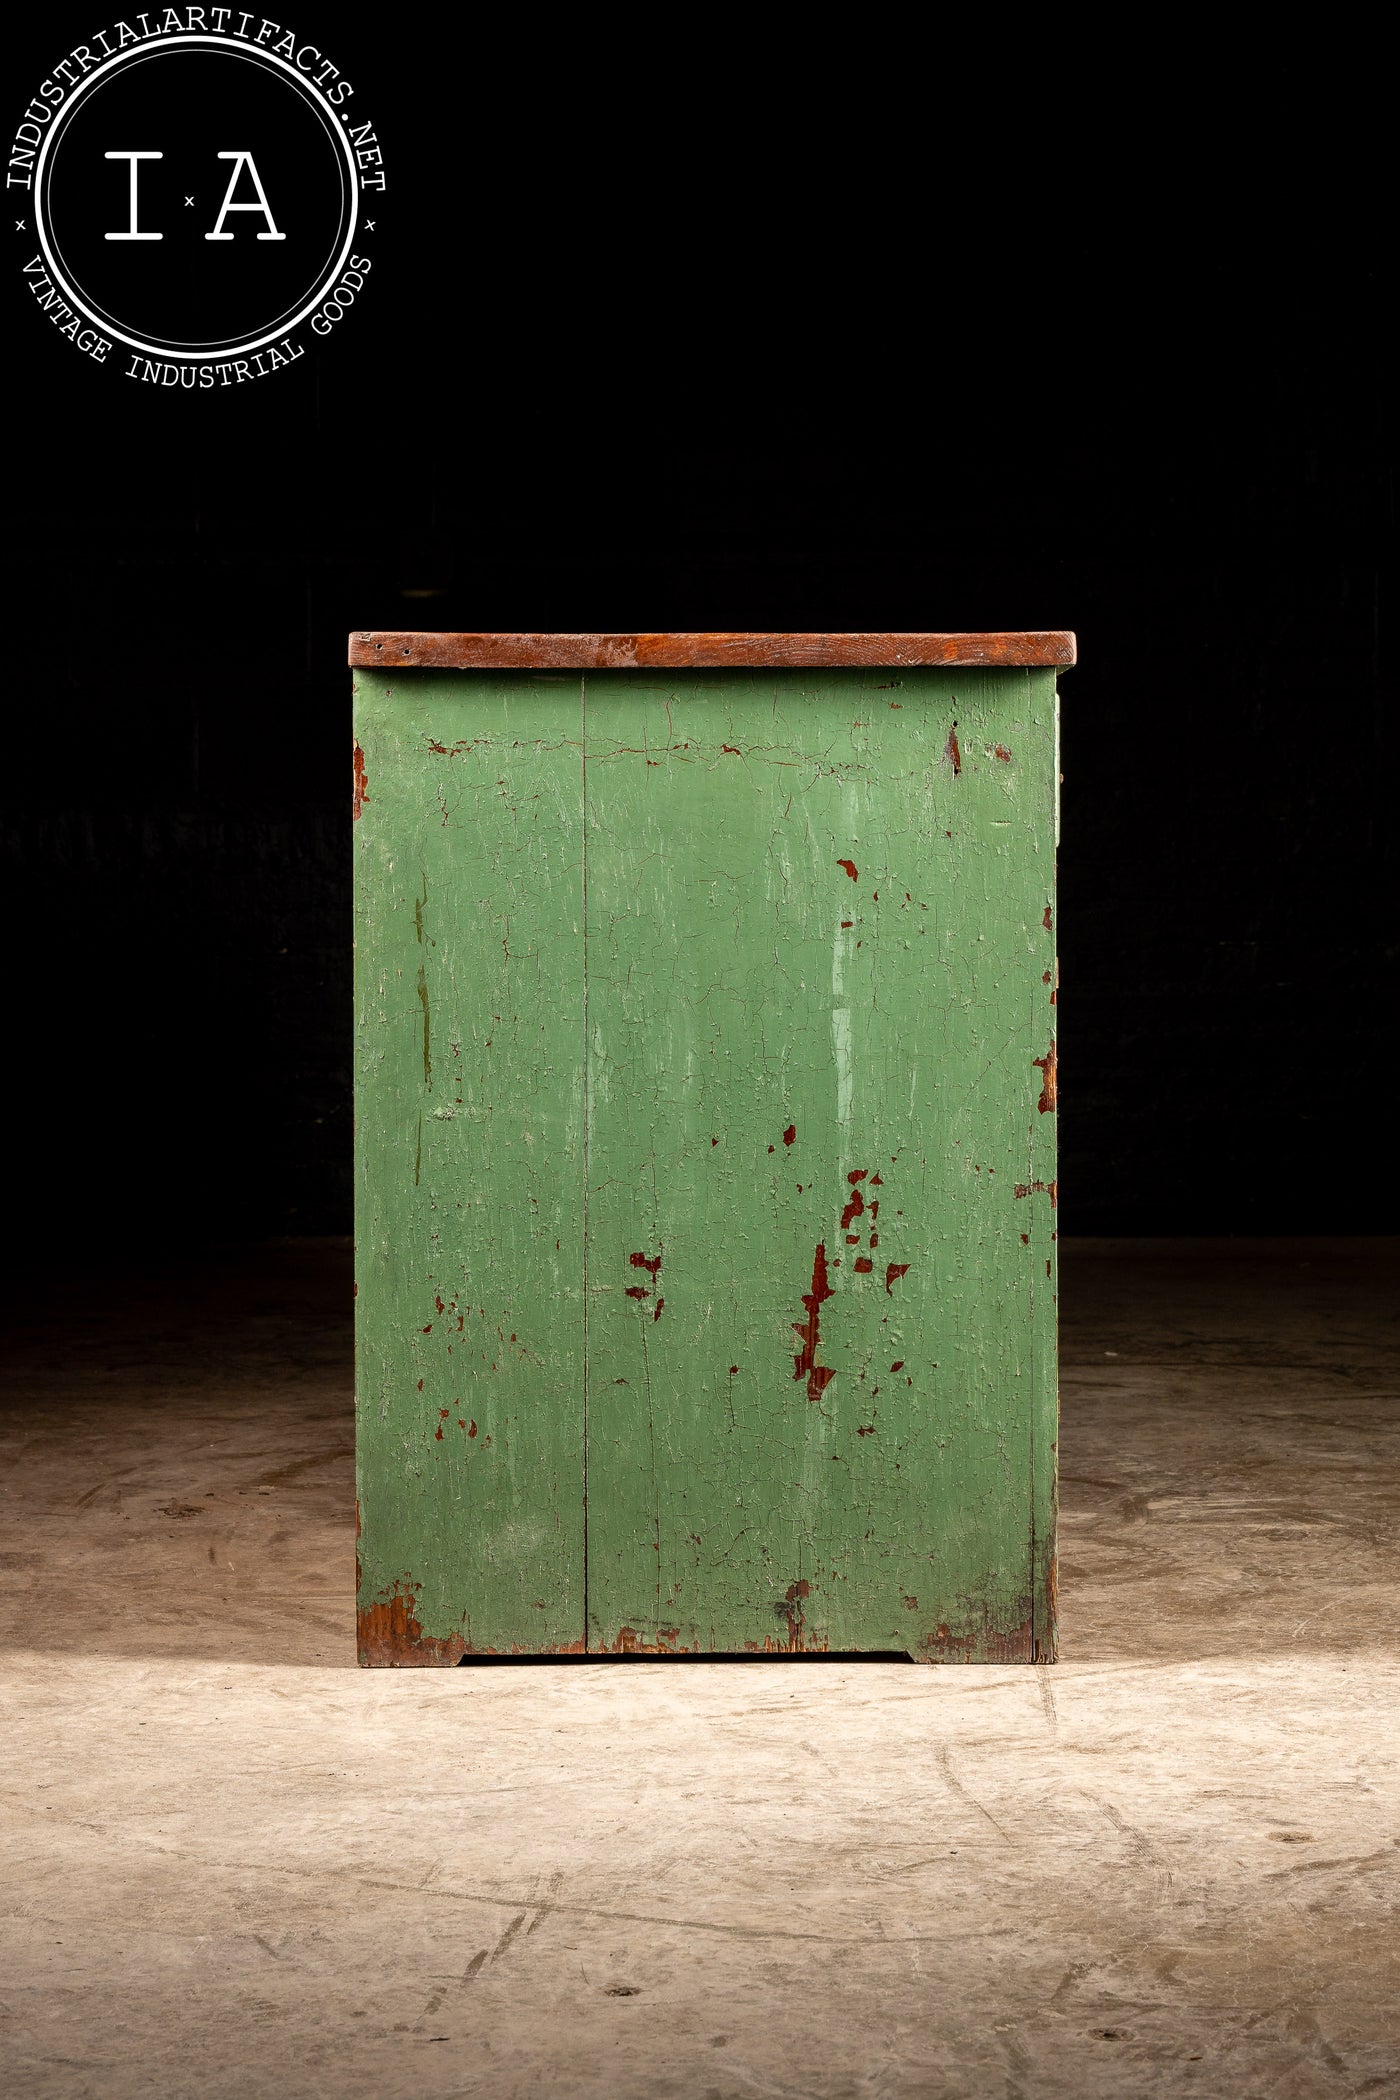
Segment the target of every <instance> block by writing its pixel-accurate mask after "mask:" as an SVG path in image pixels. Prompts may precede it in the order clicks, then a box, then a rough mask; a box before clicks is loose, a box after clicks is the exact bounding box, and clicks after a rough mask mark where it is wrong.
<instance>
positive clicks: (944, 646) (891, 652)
mask: <svg viewBox="0 0 1400 2100" xmlns="http://www.w3.org/2000/svg"><path fill="white" fill-rule="evenodd" d="M350 661H351V663H352V664H358V665H362V666H372V665H373V666H379V667H381V668H385V669H387V668H388V667H389V666H390V665H391V664H392V665H394V666H396V667H397V668H399V669H418V670H434V671H532V670H539V671H649V670H680V669H683V668H689V669H692V670H720V669H723V668H724V667H726V666H732V667H735V668H738V669H746V668H750V667H752V668H754V669H758V668H760V667H762V666H765V665H779V664H787V665H791V666H793V667H795V668H809V667H810V668H812V669H821V668H822V667H824V666H825V667H835V666H837V665H845V666H848V667H850V668H852V669H859V668H860V667H861V666H862V665H869V666H870V667H871V668H872V669H874V668H877V667H879V668H892V667H904V666H907V667H908V668H910V669H914V668H916V667H918V666H921V665H943V666H957V665H977V664H988V665H995V666H1001V665H1009V666H1016V665H1053V666H1056V667H1057V668H1059V669H1061V670H1064V669H1066V668H1067V667H1068V666H1069V665H1071V664H1072V663H1073V662H1074V661H1075V644H1074V636H1073V635H1072V634H1065V633H1053V634H352V635H351V637H350Z"/></svg>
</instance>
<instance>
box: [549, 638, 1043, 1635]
mask: <svg viewBox="0 0 1400 2100" xmlns="http://www.w3.org/2000/svg"><path fill="white" fill-rule="evenodd" d="M1054 709H1055V696H1054V675H1053V672H1052V671H1050V670H1040V671H1029V672H1021V673H1019V674H1007V673H1004V672H1002V673H987V672H981V671H977V670H970V671H966V672H961V673H956V672H949V671H947V670H917V671H914V672H906V673H905V674H903V675H902V676H901V678H900V679H899V680H898V681H896V682H895V683H893V684H892V683H890V682H888V681H875V680H872V679H870V678H862V677H860V676H859V675H857V674H854V673H851V672H840V671H838V672H835V673H832V674H830V675H828V676H825V677H821V678H813V677H811V676H801V675H799V674H797V673H795V672H791V671H789V672H782V671H779V672H777V673H776V674H774V673H766V674H764V675H762V676H755V677H745V676H743V675H742V674H741V673H736V672H734V671H733V670H731V671H730V672H728V673H727V674H725V675H719V674H715V673H710V674H705V673H700V674H699V675H696V676H693V677H691V678H688V679H686V680H685V681H679V680H664V679H660V678H654V679H648V680H646V681H644V682H643V681H639V680H638V679H637V678H636V676H635V674H626V675H617V676H614V675H610V674H599V675H595V676H591V677H589V678H588V679H587V680H586V701H585V754H586V758H585V778H586V789H587V813H586V814H587V826H586V849H585V854H586V869H587V946H588V963H587V975H588V1000H589V1034H588V1078H587V1096H588V1132H589V1138H588V1160H589V1171H588V1198H587V1203H588V1208H587V1234H588V1263H587V1269H588V1299H589V1316H588V1319H589V1343H588V1489H589V1520H588V1521H589V1578H588V1588H589V1646H590V1648H593V1649H602V1650H618V1649H622V1650H647V1649H659V1650H662V1651H670V1650H676V1651H682V1650H689V1651H701V1652H705V1651H710V1652H714V1651H720V1652H724V1651H743V1650H755V1649H757V1650H759V1651H763V1650H766V1649H813V1648H817V1649H826V1648H831V1649H845V1648H850V1649H864V1650H872V1649H874V1650H880V1649H887V1650H891V1649H892V1650H906V1649H907V1650H908V1651H909V1652H911V1653H914V1654H916V1655H920V1656H926V1657H928V1658H930V1659H940V1660H967V1661H976V1660H1002V1661H1010V1660H1029V1659H1032V1658H1033V1657H1034V1656H1036V1655H1037V1654H1040V1655H1045V1654H1047V1653H1052V1652H1053V1638H1054V1635H1053V1624H1052V1606H1051V1592H1052V1579H1053V1551H1054V1543H1053V1541H1054V1532H1053V1522H1054V1456H1053V1447H1054V1442H1055V1436H1056V1428H1055V1411H1056V1401H1055V1390H1056V1388H1055V1370H1054V1312H1053V1291H1054V1276H1053V1271H1054V1190H1055V1166H1054V1149H1055V1148H1054V1125H1055V1117H1054V1115H1053V1113H1051V1112H1050V1106H1051V1104H1050V1099H1049V1087H1048V1080H1049V1073H1050V1062H1049V1061H1050V1058H1051V1055H1052V1052H1051V1043H1052V1038H1053V1030H1054V1014H1053V993H1054V986H1053V972H1054V934H1053V919H1052V902H1053V881H1054V837H1053V824H1054V815H1053V809H1054Z"/></svg>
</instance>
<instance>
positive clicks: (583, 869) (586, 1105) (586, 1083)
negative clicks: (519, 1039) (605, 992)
mask: <svg viewBox="0 0 1400 2100" xmlns="http://www.w3.org/2000/svg"><path fill="white" fill-rule="evenodd" d="M578 710H579V732H578V748H579V778H580V787H579V794H580V799H581V801H582V805H583V821H582V823H581V824H580V826H579V841H580V843H579V876H580V883H581V888H582V903H581V907H580V908H581V910H582V914H583V917H582V922H581V925H580V932H581V935H582V939H583V1104H582V1107H583V1133H582V1149H583V1264H582V1270H583V1425H582V1431H583V1433H582V1444H583V1467H582V1471H583V1652H584V1654H585V1655H586V1654H587V1653H588V1649H589V1644H590V1641H591V1639H592V1623H591V1620H590V1618H589V1602H588V1176H589V1152H588V1138H589V1115H590V1106H591V1095H590V1078H591V1069H590V1064H589V1041H588V680H587V678H586V677H583V676H580V678H579V682H578Z"/></svg>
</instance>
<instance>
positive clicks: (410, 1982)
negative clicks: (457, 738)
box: [0, 1240, 1400, 2100]
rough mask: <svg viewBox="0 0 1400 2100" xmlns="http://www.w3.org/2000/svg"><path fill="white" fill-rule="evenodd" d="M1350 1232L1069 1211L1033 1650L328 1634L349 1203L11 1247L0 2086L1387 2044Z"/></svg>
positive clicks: (1391, 1404) (1138, 2077) (1374, 2080)
mask: <svg viewBox="0 0 1400 2100" xmlns="http://www.w3.org/2000/svg"><path fill="white" fill-rule="evenodd" d="M1398 1244H1400V1243H1396V1242H1394V1241H1391V1242H1379V1241H1336V1240H1333V1241H1317V1242H1299V1241H1289V1242H1283V1241H1279V1242H1255V1243H1250V1244H1243V1245H1242V1244H1235V1245H1232V1244H1230V1243H1213V1242H1195V1243H1176V1244H1171V1243H1152V1242H1121V1243H1116V1244H1114V1245H1105V1244H1102V1243H1094V1242H1079V1243H1077V1244H1076V1243H1073V1242H1071V1243H1069V1244H1068V1245H1067V1247H1066V1250H1065V1256H1066V1258H1065V1263H1064V1274H1063V1283H1062V1311H1063V1315H1064V1350H1063V1429H1062V1464H1063V1505H1064V1525H1063V1534H1062V1538H1063V1554H1062V1565H1061V1595H1062V1605H1063V1622H1062V1632H1063V1659H1062V1660H1061V1662H1060V1663H1059V1664H1058V1665H1057V1666H1055V1667H1054V1668H1037V1669H1028V1668H1019V1669H1018V1668H960V1667H956V1666H954V1667H944V1668H934V1669H930V1668H926V1667H920V1666H918V1665H916V1664H900V1663H890V1662H879V1663H840V1662H836V1663H828V1662H820V1661H803V1660H800V1659H794V1660H791V1661H788V1660H775V1661H771V1662H768V1661H763V1662H754V1663H703V1664H686V1663H656V1662H615V1663H596V1664H593V1663H581V1664H558V1665H543V1666H541V1665H526V1666H511V1665H506V1666H495V1667H493V1666H486V1667H480V1668H474V1669H459V1670H450V1671H446V1670H445V1671H422V1672H418V1671H415V1672H363V1671H360V1670H358V1669H357V1668H356V1667H355V1658H354V1645H353V1639H352V1623H351V1617H350V1603H351V1583H352V1569H353V1551H354V1540H353V1527H354V1512H353V1485H352V1463H351V1419H350V1406H349V1382H350V1366H349V1338H348V1333H347V1326H346V1318H345V1308H346V1298H347V1284H346V1255H345V1250H344V1249H343V1248H341V1247H339V1246H333V1245H327V1244H325V1243H300V1244H290V1245H284V1246H281V1247H273V1248H259V1249H253V1250H243V1251H237V1250H235V1251H232V1252H225V1253H223V1254H221V1255H219V1256H217V1257H211V1258H207V1259H200V1260H195V1259H193V1258H191V1259H190V1260H187V1261H183V1262H178V1261H173V1260H166V1261H165V1262H163V1263H161V1264H159V1265H156V1266H154V1267H151V1268H148V1269H147V1270H146V1271H144V1272H141V1273H137V1272H133V1273H132V1274H129V1275H124V1276H123V1275H113V1274H110V1273H109V1274H107V1275H106V1276H105V1277H97V1276H92V1275H88V1274H85V1273H83V1272H82V1271H81V1269H80V1268H79V1267H78V1266H77V1265H76V1264H75V1266H74V1267H73V1268H72V1269H71V1270H70V1271H69V1272H68V1273H67V1274H65V1275H63V1276H62V1277H53V1276H49V1277H47V1278H45V1279H42V1280H39V1281H33V1282H30V1283H28V1284H25V1285H22V1286H21V1287H19V1289H18V1290H17V1292H15V1294H14V1302H13V1304H12V1306H11V1311H10V1319H9V1327H10V1331H11V1338H12V1348H11V1351H10V1357H9V1369H8V1373H7V1383H6V1403H5V1409H4V1415H3V1431H4V1442H5V1447H4V1453H3V1491H4V1504H3V1535H2V1536H0V1573H3V1585H0V1604H2V1605H3V1627H2V1628H0V1634H2V1636H3V1641H2V1645H0V1695H2V1696H3V1701H4V1720H3V1742H4V1757H3V1787H4V1802H5V1808H4V1814H5V1832H4V1840H3V1857H4V1861H5V1867H4V1872H3V1876H0V1882H3V1887H0V2086H3V2087H4V2089H5V2090H7V2091H8V2092H10V2093H14V2094H19V2095H31V2094H33V2095H46V2096H47V2095H53V2096H60V2095H62V2096H70V2095H71V2096H77V2095H94V2096H101V2100H107V2096H114V2100H116V2096H121V2100H125V2096H127V2095H138V2094H139V2095H145V2094H159V2095H162V2096H177V2100H178V2096H182V2095H192V2096H194V2095H198V2096H204V2095H219V2096H234V2095H238V2096H242V2095H278V2096H281V2095H288V2096H311V2100H318V2096H322V2095H325V2096H327V2100H359V2096H364V2100H398V2096H404V2100H446V2096H448V2095H458V2094H460V2095H473V2096H476V2095H480V2096H484V2100H535V2096H541V2100H553V2096H556V2095H557V2096H560V2100H568V2096H572V2095H589V2096H592V2095H608V2096H611V2095H617V2096H619V2100H664V2096H671V2095H675V2096H684V2100H692V2096H693V2100H751V2096H764V2095H771V2096H778V2100H807V2096H812V2100H848V2096H849V2100H896V2096H901V2100H902V2096H906V2095H907V2096H924V2095H929V2096H940V2100H942V2096H947V2100H981V2096H983V2095H988V2096H997V2100H1003V2096H1004V2100H1040V2096H1047V2100H1048V2096H1056V2100H1059V2096H1063V2100H1079V2096H1105V2100H1119V2096H1123V2100H1134V2096H1138V2095H1143V2096H1156V2095H1159V2094H1160V2095H1166V2096H1174V2095H1192V2096H1196V2095H1199V2096H1202V2100H1225V2096H1230V2100H1234V2096H1258V2100H1295V2096H1296V2100H1312V2096H1314V2095H1316V2096H1319V2100H1320V2096H1323V2095H1328V2096H1331V2095H1337V2096H1342V2095H1347V2096H1350V2095H1360V2094H1368V2093H1375V2094H1395V2093H1400V1930H1398V1929H1397V1917H1396V1910H1397V1902H1396V1899H1397V1890H1398V1889H1400V1822H1398V1821H1397V1815H1396V1809H1397V1792H1400V1788H1398V1787H1397V1761H1398V1760H1400V1725H1397V1721H1398V1720H1400V1711H1398V1710H1400V1700H1398V1699H1397V1690H1398V1689H1400V1669H1397V1659H1396V1636H1397V1631H1400V1586H1398V1585H1397V1576H1398V1575H1400V1542H1398V1541H1397V1532H1396V1524H1395V1519H1396V1513H1397V1505H1398V1504H1400V1407H1397V1400H1396V1363H1397V1353H1400V1352H1398V1351H1397V1341H1398V1340H1400V1334H1398V1333H1397V1330H1398V1329H1400V1317H1398V1316H1400V1288H1398V1286H1400V1259H1398V1258H1397V1247H1398Z"/></svg>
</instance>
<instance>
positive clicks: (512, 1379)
mask: <svg viewBox="0 0 1400 2100" xmlns="http://www.w3.org/2000/svg"><path fill="white" fill-rule="evenodd" d="M578 718H579V700H578V684H577V680H573V681H570V682H569V684H567V685H565V684H557V685H553V686H550V685H544V686H536V687H530V688H526V687H524V686H522V685H520V684H515V683H511V682H510V681H506V682H504V683H499V682H497V683H492V682H491V681H489V680H486V679H475V680H468V679H460V678H453V677H445V676H434V675H432V674H430V673H429V674H423V673H420V674H417V675H415V676H404V677H402V678H399V679H393V678H390V679H377V678H374V677H370V676H365V675H361V676H360V677H359V678H357V680H356V703H355V736H356V746H357V759H356V766H357V778H358V780H359V783H360V785H359V788H358V791H357V798H356V799H357V804H358V808H359V817H358V821H357V822H356V824H355V827H354V838H355V938H356V952H355V982H356V1004H357V1026H356V1047H355V1060H356V1070H355V1078H356V1139H355V1202H356V1242H357V1296H356V1327H357V1333H356V1401H357V1433H356V1441H357V1461H358V1497H359V1522H360V1548H359V1550H360V1605H361V1642H360V1647H361V1655H362V1658H363V1659H366V1660H369V1661H388V1660H391V1659H402V1656H401V1654H400V1651H403V1655H407V1656H414V1657H416V1659H417V1660H420V1661H455V1660H456V1659H457V1655H458V1654H459V1653H461V1652H463V1651H464V1650H467V1649H482V1650H487V1651H497V1650H499V1651H507V1652H510V1651H516V1650H519V1651H524V1652H526V1653H529V1652H534V1651H539V1652H548V1651H553V1650H558V1649H565V1648H570V1647H574V1648H577V1647H579V1646H581V1644H582V1641H583V1636H584V1578H583V1571H584V1530H583V1499H582V1493H581V1483H582V1479H583V1428H584V1423H583V1406H584V1355H583V1262H584V1247H583V1217H584V1190H583V1117H584V1099H583V1088H584V1071H583V1063H582V1058H581V1055H580V1046H581V1043H582V1040H583V1026H584V979H583V946H584V944H583V872H582V865H581V855H580V850H579V846H580V805H579V779H580V756H579V719H578Z"/></svg>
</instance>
